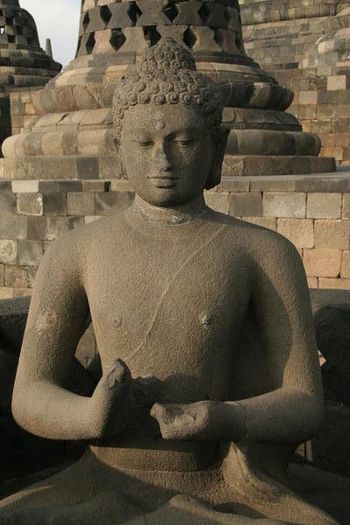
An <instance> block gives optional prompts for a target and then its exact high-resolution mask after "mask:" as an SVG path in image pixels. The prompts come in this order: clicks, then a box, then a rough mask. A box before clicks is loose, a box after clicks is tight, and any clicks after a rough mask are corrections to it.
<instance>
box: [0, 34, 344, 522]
mask: <svg viewBox="0 0 350 525" xmlns="http://www.w3.org/2000/svg"><path fill="white" fill-rule="evenodd" d="M113 114H114V126H115V141H116V147H117V148H118V149H119V155H120V159H121V161H122V163H123V165H124V168H125V170H126V173H127V175H128V177H129V180H130V181H131V183H132V184H133V186H134V188H135V193H136V198H135V201H134V202H133V204H132V205H131V206H130V207H129V208H128V209H127V210H126V211H123V212H117V211H115V212H112V214H111V215H110V216H109V217H106V218H103V219H101V220H100V221H98V222H95V223H93V224H89V225H86V226H84V227H82V228H80V229H76V230H74V231H72V232H69V233H67V234H65V235H63V236H62V237H61V238H59V239H58V240H57V241H56V242H55V243H54V244H53V245H52V246H51V247H50V248H49V250H48V251H47V253H46V255H45V257H44V260H43V262H42V264H41V267H40V269H39V273H38V276H37V280H36V284H35V290H34V294H33V298H32V302H31V307H30V312H29V317H28V323H27V328H26V333H25V337H24V342H23V347H22V352H21V356H20V362H19V368H18V373H17V377H16V382H15V388H14V395H13V404H12V408H13V413H14V416H15V418H16V420H17V422H18V423H19V424H20V425H21V426H22V427H23V428H25V429H26V430H28V431H29V432H31V433H34V434H37V435H39V436H42V437H45V438H48V439H63V440H64V439H68V440H87V441H88V443H89V446H88V449H87V451H86V453H85V454H84V456H83V457H82V458H81V459H80V460H79V461H78V462H77V463H75V464H74V465H72V466H70V467H69V468H68V469H66V470H64V471H62V472H61V473H59V474H58V475H56V476H54V477H52V478H49V479H47V480H45V481H43V482H40V483H37V484H36V485H33V486H32V487H29V488H27V489H25V490H23V491H21V492H19V493H18V494H15V495H12V496H10V497H8V498H6V499H5V500H3V501H2V502H1V504H0V523H1V524H4V523H11V525H15V524H16V525H19V524H20V525H24V524H26V525H28V524H29V523H30V524H31V525H43V524H51V525H56V524H62V523H64V524H65V525H73V524H74V525H78V524H84V525H96V523H99V525H114V524H119V523H125V524H126V523H128V524H129V525H138V524H140V525H141V524H142V525H145V524H160V525H175V524H176V525H178V524H181V525H196V524H198V525H199V524H200V525H203V524H208V525H209V524H211V525H213V524H232V525H240V524H242V525H243V524H247V525H249V524H251V525H253V524H255V523H256V524H258V523H259V524H260V523H261V524H262V525H263V524H266V525H274V524H283V523H284V524H286V523H292V524H306V523H307V524H308V525H331V524H336V521H335V520H334V519H333V518H331V517H330V516H329V515H328V514H326V513H325V512H324V511H322V510H320V509H318V508H316V507H314V506H312V505H311V504H309V503H307V502H306V501H304V500H302V499H301V498H300V497H299V496H297V495H296V494H294V493H293V492H292V490H291V489H290V488H289V487H288V485H287V481H286V467H287V463H288V459H289V457H290V455H291V453H292V452H293V451H294V449H295V448H296V447H297V446H298V445H299V444H300V443H303V442H305V441H306V440H308V439H309V438H310V437H311V436H313V435H314V434H315V433H316V432H317V430H318V429H319V427H320V425H321V424H322V420H323V398H322V386H321V380H320V373H319V365H318V355H317V349H316V343H315V337H314V332H313V322H312V317H311V309H310V304H309V294H308V288H307V284H306V278H305V275H304V270H303V266H302V263H301V260H300V258H299V255H298V253H297V251H296V249H295V248H294V247H293V246H292V245H291V244H290V243H289V242H288V241H287V240H286V239H285V238H283V237H281V236H280V235H278V234H276V233H274V232H272V231H269V230H267V229H264V228H261V227H258V226H255V225H252V224H248V223H245V222H243V221H241V220H237V219H235V218H232V217H228V216H226V215H222V214H220V213H216V212H215V211H213V210H211V209H210V208H208V207H207V206H206V205H205V202H204V197H203V190H204V189H209V188H212V187H214V186H216V185H217V184H218V183H219V182H220V171H221V164H222V160H223V155H224V151H225V144H226V138H227V131H226V130H225V129H223V128H222V124H221V122H222V102H221V100H220V97H219V95H218V92H217V91H216V89H215V88H214V87H213V85H212V84H211V83H210V82H209V80H208V79H207V78H205V77H204V76H202V75H201V74H199V73H198V72H197V71H196V67H195V64H194V60H193V58H192V56H191V54H190V53H189V52H188V51H187V50H185V49H184V48H183V47H182V46H181V45H180V44H178V43H176V42H175V41H174V40H171V39H163V40H161V41H160V43H159V44H158V45H157V46H155V47H152V48H150V49H149V50H148V51H147V52H146V53H145V54H144V56H142V57H141V58H140V61H139V62H138V64H137V67H136V68H135V69H133V70H131V71H130V73H128V75H127V76H126V77H124V78H122V79H121V81H120V84H119V86H118V88H117V90H116V93H115V96H114V104H113ZM89 313H90V315H91V318H92V322H93V326H94V329H95V334H96V338H97V343H98V348H99V352H100V357H101V364H102V376H101V379H100V380H99V382H98V384H97V385H96V388H95V390H94V393H93V395H92V396H91V397H83V396H80V395H78V394H76V393H73V392H71V391H69V389H68V387H67V381H68V375H69V370H70V367H71V363H72V360H73V358H74V353H75V349H76V346H77V343H78V340H79V337H80V334H81V332H82V329H83V326H84V323H85V320H86V318H87V316H88V315H89Z"/></svg>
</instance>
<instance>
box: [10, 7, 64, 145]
mask: <svg viewBox="0 0 350 525" xmlns="http://www.w3.org/2000/svg"><path fill="white" fill-rule="evenodd" d="M0 25H1V49H0V75H1V96H0V145H1V143H2V142H3V141H4V139H6V138H7V137H9V136H10V135H11V132H17V133H18V132H19V130H20V128H21V127H22V126H23V124H24V118H23V117H24V115H25V114H26V115H33V114H35V113H36V110H35V108H34V107H33V105H32V104H31V102H30V101H28V102H27V103H24V100H21V96H20V95H19V96H17V97H14V98H13V107H12V108H10V93H11V91H13V90H16V89H17V90H18V89H23V88H28V89H30V88H32V87H36V86H44V85H45V84H46V82H48V80H50V79H51V78H52V77H54V76H55V75H57V73H58V72H59V71H60V69H61V66H60V64H58V63H57V62H55V61H54V60H53V59H52V58H51V57H49V56H48V55H47V54H46V53H45V52H44V51H43V50H42V49H41V48H40V43H39V38H38V33H37V29H36V25H35V22H34V20H33V18H32V17H31V16H30V14H29V13H28V12H27V11H25V10H24V9H21V7H20V5H19V2H18V1H16V2H11V3H10V2H9V1H8V0H3V1H1V2H0ZM11 109H12V113H11Z"/></svg>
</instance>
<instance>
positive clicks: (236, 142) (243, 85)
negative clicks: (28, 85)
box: [3, 0, 335, 180]
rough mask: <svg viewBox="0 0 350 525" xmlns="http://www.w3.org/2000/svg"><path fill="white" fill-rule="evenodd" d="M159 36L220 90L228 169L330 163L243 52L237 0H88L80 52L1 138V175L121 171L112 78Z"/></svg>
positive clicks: (278, 170)
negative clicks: (184, 51) (20, 124)
mask: <svg viewBox="0 0 350 525" xmlns="http://www.w3.org/2000/svg"><path fill="white" fill-rule="evenodd" d="M165 37H172V38H174V39H175V40H177V41H179V42H181V43H182V44H183V45H185V46H187V48H189V49H190V50H191V52H192V53H193V55H194V58H195V60H196V62H197V67H198V69H199V70H200V71H202V72H203V73H205V74H206V75H208V76H209V77H210V78H211V79H212V80H213V81H214V82H216V83H217V84H218V86H219V88H220V90H221V92H222V95H223V99H224V101H225V106H226V109H227V112H226V117H227V118H226V124H227V125H228V127H229V128H230V130H231V132H230V140H229V146H228V149H227V158H228V163H227V166H232V170H231V175H246V174H248V175H249V174H253V175H254V174H255V172H254V170H253V171H251V172H250V171H249V166H250V165H252V166H253V165H254V162H256V160H255V157H257V156H258V157H259V159H258V162H259V164H260V169H262V171H263V172H265V173H271V174H272V173H274V174H291V173H293V174H296V173H307V172H308V170H310V171H311V172H327V171H332V170H333V169H334V167H335V164H334V161H332V159H331V158H329V159H323V158H321V159H320V158H318V154H319V151H320V141H319V139H318V137H317V136H316V135H314V134H310V133H304V132H303V130H302V127H301V125H300V123H299V122H298V120H297V119H296V118H295V117H294V116H292V115H290V114H288V113H286V109H287V108H288V107H289V105H290V104H291V102H292V99H293V93H292V92H291V91H290V89H288V88H285V87H284V86H282V85H280V84H278V82H276V80H275V79H274V78H273V77H272V76H271V75H270V74H267V73H265V72H264V71H263V70H262V69H261V68H260V67H259V65H258V64H257V63H256V62H255V61H254V60H252V59H251V58H250V57H249V56H248V55H247V53H246V51H245V47H244V42H243V37H242V23H241V16H240V6H239V3H238V1H237V0H215V1H213V0H186V1H182V0H171V1H169V2H163V0H132V1H123V2H120V1H117V0H101V1H95V0H89V1H88V0H85V1H84V2H82V9H81V19H80V28H79V38H78V49H77V55H76V58H75V59H74V60H73V61H72V62H71V63H70V64H69V65H68V66H67V67H66V68H65V69H64V71H63V72H62V74H60V75H58V76H57V77H56V78H55V79H52V80H51V81H50V82H48V84H47V85H46V87H45V89H43V90H41V91H38V92H37V93H34V94H33V97H32V102H33V111H34V112H35V114H34V115H32V117H33V118H32V119H26V123H25V126H24V128H23V130H22V132H21V133H20V134H16V135H13V136H12V137H10V138H9V139H8V140H7V141H6V142H5V143H4V146H3V153H4V157H5V165H6V174H7V177H8V178H11V179H19V180H21V179H32V178H33V174H34V173H36V177H35V178H40V179H41V178H47V179H52V178H66V179H74V178H78V179H79V178H81V179H82V178H85V177H86V176H88V177H89V178H100V179H107V180H108V179H109V178H111V177H112V176H118V175H120V174H118V173H116V170H115V168H114V166H115V165H116V163H117V155H116V152H115V149H114V147H113V138H112V129H111V125H112V119H111V112H110V108H111V105H112V96H113V93H114V89H115V85H116V83H117V81H118V80H119V79H120V77H121V76H122V75H123V74H124V73H125V70H126V68H127V67H133V65H134V64H135V62H136V60H137V57H138V56H139V55H140V54H141V53H143V51H144V50H145V49H146V48H147V47H149V46H151V45H154V44H156V43H157V42H158V41H159V40H160V39H162V38H165ZM247 130H249V131H250V132H249V133H246V131H247ZM232 157H234V160H232ZM249 157H251V158H249ZM246 159H248V162H246ZM313 160H314V162H311V161H313ZM304 161H305V162H304ZM302 164H303V167H301V165H302ZM311 165H312V166H311ZM82 166H83V168H82Z"/></svg>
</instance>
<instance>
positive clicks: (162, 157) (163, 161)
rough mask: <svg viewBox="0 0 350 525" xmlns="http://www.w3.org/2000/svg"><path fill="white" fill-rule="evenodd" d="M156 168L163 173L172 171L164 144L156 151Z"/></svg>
mask: <svg viewBox="0 0 350 525" xmlns="http://www.w3.org/2000/svg"><path fill="white" fill-rule="evenodd" d="M154 161H155V166H156V168H157V170H158V171H159V172H160V173H162V172H164V171H171V164H170V162H169V159H168V156H167V154H166V151H165V148H164V145H163V144H162V145H161V146H160V147H159V148H158V149H157V151H156V154H155V158H154Z"/></svg>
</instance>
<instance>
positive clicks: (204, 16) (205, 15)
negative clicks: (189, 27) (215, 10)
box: [198, 3, 211, 24]
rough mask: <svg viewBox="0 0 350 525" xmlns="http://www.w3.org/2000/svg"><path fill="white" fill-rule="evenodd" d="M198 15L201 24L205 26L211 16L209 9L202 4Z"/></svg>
mask: <svg viewBox="0 0 350 525" xmlns="http://www.w3.org/2000/svg"><path fill="white" fill-rule="evenodd" d="M198 14H199V16H200V17H201V19H202V21H203V23H204V24H206V23H207V20H208V18H209V16H210V14H211V9H210V7H209V6H208V5H207V4H204V3H203V5H202V7H201V8H200V9H199V10H198Z"/></svg>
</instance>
